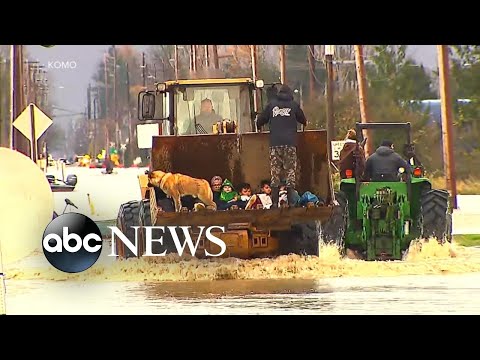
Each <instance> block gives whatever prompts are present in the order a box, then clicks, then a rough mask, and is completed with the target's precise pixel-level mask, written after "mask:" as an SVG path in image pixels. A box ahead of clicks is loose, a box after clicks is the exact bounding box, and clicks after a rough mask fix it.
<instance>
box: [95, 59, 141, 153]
mask: <svg viewBox="0 0 480 360" xmlns="http://www.w3.org/2000/svg"><path fill="white" fill-rule="evenodd" d="M107 56H108V53H105V54H104V57H103V62H104V65H105V143H106V144H105V159H110V152H109V148H110V134H109V133H108V130H109V129H108V68H107ZM144 81H145V80H144Z"/></svg>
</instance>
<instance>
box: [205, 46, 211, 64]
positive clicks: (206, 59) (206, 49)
mask: <svg viewBox="0 0 480 360" xmlns="http://www.w3.org/2000/svg"><path fill="white" fill-rule="evenodd" d="M205 67H206V68H207V69H208V68H209V67H210V53H209V51H208V45H205Z"/></svg>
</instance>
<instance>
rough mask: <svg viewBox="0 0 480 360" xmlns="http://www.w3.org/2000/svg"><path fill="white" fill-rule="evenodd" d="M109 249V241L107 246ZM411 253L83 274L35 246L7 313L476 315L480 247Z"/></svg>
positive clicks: (20, 268) (13, 275)
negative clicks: (392, 257)
mask: <svg viewBox="0 0 480 360" xmlns="http://www.w3.org/2000/svg"><path fill="white" fill-rule="evenodd" d="M105 248H107V247H105ZM415 249H416V248H414V247H412V248H411V253H410V256H409V257H407V259H406V260H405V261H392V262H366V261H361V260H353V259H345V258H341V257H340V256H339V254H338V252H335V249H333V248H328V247H327V248H325V249H324V250H323V251H322V252H321V256H320V257H302V256H298V255H288V256H282V257H278V258H276V259H257V260H238V259H217V261H207V260H198V259H190V260H182V259H179V258H178V257H177V258H161V259H154V260H152V259H149V260H147V259H146V258H142V259H129V260H127V261H115V260H113V259H112V258H111V257H107V256H105V255H106V253H108V249H105V253H104V254H103V256H101V258H100V261H99V263H97V264H95V265H94V266H93V267H92V268H90V269H88V270H87V271H85V272H84V273H81V274H66V273H62V272H60V271H58V270H56V269H53V268H52V267H51V266H50V265H49V264H48V263H47V262H46V260H45V258H44V256H42V255H41V254H37V255H35V256H32V257H30V258H28V259H26V260H25V261H22V262H20V263H18V264H16V266H15V267H13V268H10V269H8V270H7V273H6V274H7V280H6V287H7V293H6V312H7V314H480V249H475V248H462V247H455V246H451V245H447V244H446V245H445V246H442V245H439V244H438V243H437V242H436V241H433V242H428V243H424V244H423V245H422V249H421V251H418V249H417V250H416V251H414V250H415Z"/></svg>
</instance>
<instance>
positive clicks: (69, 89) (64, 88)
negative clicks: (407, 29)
mask: <svg viewBox="0 0 480 360" xmlns="http://www.w3.org/2000/svg"><path fill="white" fill-rule="evenodd" d="M109 46H110V45H56V46H54V47H52V48H43V47H41V46H40V45H27V46H26V50H27V53H28V55H29V59H30V60H33V61H39V62H40V65H43V66H44V67H45V68H44V69H45V70H47V71H48V77H49V79H52V80H50V84H51V85H53V87H54V88H53V89H51V90H53V91H52V93H51V95H50V96H52V98H53V99H54V101H55V103H56V106H58V107H60V108H63V109H68V110H70V111H72V112H73V113H80V112H84V111H85V107H86V102H87V88H88V84H89V82H91V83H92V84H93V82H92V76H93V74H94V73H95V71H96V68H97V66H98V64H99V63H100V62H101V61H103V54H104V52H105V51H106V49H107V48H108V47H109ZM133 47H134V48H136V49H137V50H138V51H139V52H141V51H145V50H146V49H147V48H148V47H149V45H133ZM408 48H409V55H411V56H412V57H413V58H414V59H415V60H417V61H418V62H420V63H422V64H423V65H424V66H426V67H428V68H430V69H435V68H436V67H437V56H436V45H409V47H408ZM67 64H68V65H69V66H66V65H67ZM58 114H60V113H58Z"/></svg>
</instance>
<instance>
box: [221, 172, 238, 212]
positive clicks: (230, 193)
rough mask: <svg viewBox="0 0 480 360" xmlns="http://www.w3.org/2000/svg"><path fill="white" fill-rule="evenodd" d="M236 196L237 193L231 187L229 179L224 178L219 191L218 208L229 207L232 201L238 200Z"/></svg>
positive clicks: (224, 208) (225, 208)
mask: <svg viewBox="0 0 480 360" xmlns="http://www.w3.org/2000/svg"><path fill="white" fill-rule="evenodd" d="M238 197H239V196H238V193H237V192H236V191H235V189H234V188H233V184H232V183H231V182H230V180H228V179H225V181H224V182H223V184H222V188H221V193H220V201H219V203H220V204H219V205H220V206H219V210H227V209H228V208H230V206H232V205H233V204H232V203H233V202H235V201H237V200H238Z"/></svg>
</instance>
